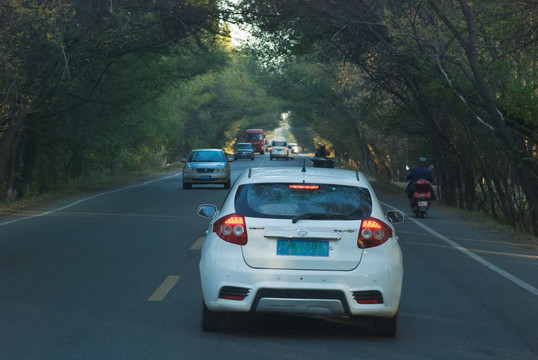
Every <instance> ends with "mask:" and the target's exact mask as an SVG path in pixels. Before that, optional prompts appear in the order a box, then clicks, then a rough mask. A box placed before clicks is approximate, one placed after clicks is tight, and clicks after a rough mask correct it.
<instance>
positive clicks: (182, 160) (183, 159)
mask: <svg viewBox="0 0 538 360" xmlns="http://www.w3.org/2000/svg"><path fill="white" fill-rule="evenodd" d="M179 161H181V162H187V160H185V158H181V159H180V160H179Z"/></svg>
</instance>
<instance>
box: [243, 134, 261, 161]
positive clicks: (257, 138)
mask: <svg viewBox="0 0 538 360" xmlns="http://www.w3.org/2000/svg"><path fill="white" fill-rule="evenodd" d="M244 138H245V142H248V143H251V144H252V148H253V149H254V151H256V152H259V153H260V154H262V155H263V154H265V132H264V131H263V129H246V130H245V137H244Z"/></svg>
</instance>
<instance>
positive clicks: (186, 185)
mask: <svg viewBox="0 0 538 360" xmlns="http://www.w3.org/2000/svg"><path fill="white" fill-rule="evenodd" d="M190 188H192V184H189V183H186V182H183V189H190Z"/></svg>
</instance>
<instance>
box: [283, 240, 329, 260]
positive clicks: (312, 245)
mask: <svg viewBox="0 0 538 360" xmlns="http://www.w3.org/2000/svg"><path fill="white" fill-rule="evenodd" d="M276 254H277V255H295V256H329V242H328V241H323V240H283V239H279V240H278V241H277V248H276Z"/></svg>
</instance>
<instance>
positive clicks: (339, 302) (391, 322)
mask: <svg viewBox="0 0 538 360" xmlns="http://www.w3.org/2000/svg"><path fill="white" fill-rule="evenodd" d="M198 214H199V215H201V216H204V217H207V218H211V219H212V220H211V223H210V225H209V229H208V232H207V236H206V238H205V241H204V244H203V247H202V253H201V259H200V264H199V267H200V277H201V285H202V297H203V311H202V319H201V322H202V328H203V329H204V330H206V331H218V330H221V329H223V327H224V325H225V322H224V319H225V314H226V313H227V312H267V313H279V314H289V315H300V316H309V317H315V318H350V317H351V318H353V317H361V318H363V317H367V318H368V320H369V321H370V320H371V324H372V328H373V330H374V332H375V333H376V334H379V335H383V336H394V335H395V334H396V329H397V319H398V310H399V304H400V295H401V289H402V277H403V264H402V252H401V250H400V246H399V245H398V241H397V236H396V234H395V229H394V226H393V223H398V222H401V221H403V219H404V215H403V213H402V212H400V211H395V210H389V211H388V212H387V213H386V214H384V213H383V210H382V208H381V205H380V203H379V201H378V199H377V197H376V195H375V193H374V190H373V188H372V186H371V185H370V183H369V182H368V180H367V179H366V177H365V176H364V175H363V174H362V173H360V172H356V171H351V170H341V169H325V168H305V167H303V168H302V169H301V168H300V167H298V168H291V169H290V168H289V167H287V168H254V169H248V170H245V171H244V172H243V173H242V174H241V175H240V176H239V178H238V180H237V181H236V182H235V184H234V186H233V187H232V189H231V190H230V193H229V194H228V196H227V198H226V200H225V202H224V204H223V206H222V208H221V209H220V210H218V209H217V207H216V206H215V205H208V204H204V205H200V207H199V208H198Z"/></svg>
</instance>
